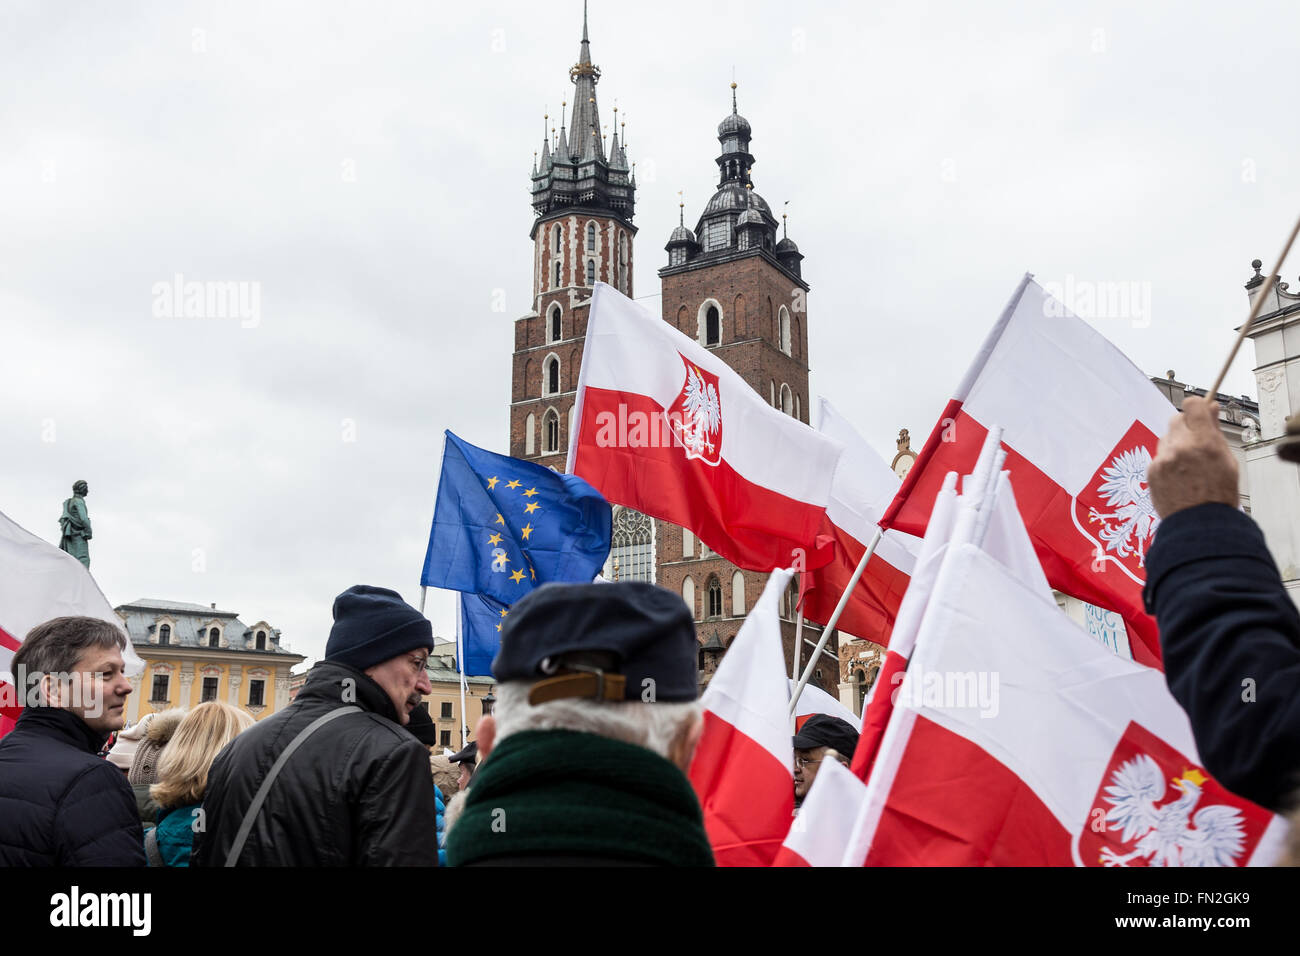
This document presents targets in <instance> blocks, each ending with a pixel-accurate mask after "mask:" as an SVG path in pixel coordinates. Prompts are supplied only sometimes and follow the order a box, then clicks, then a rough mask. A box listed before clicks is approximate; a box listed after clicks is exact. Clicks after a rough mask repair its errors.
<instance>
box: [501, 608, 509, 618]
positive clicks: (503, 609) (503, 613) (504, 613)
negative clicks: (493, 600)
mask: <svg viewBox="0 0 1300 956" xmlns="http://www.w3.org/2000/svg"><path fill="white" fill-rule="evenodd" d="M509 613H510V612H509V611H507V610H506V609H505V608H502V609H501V616H502V617H505V616H506V615H507V614H509Z"/></svg>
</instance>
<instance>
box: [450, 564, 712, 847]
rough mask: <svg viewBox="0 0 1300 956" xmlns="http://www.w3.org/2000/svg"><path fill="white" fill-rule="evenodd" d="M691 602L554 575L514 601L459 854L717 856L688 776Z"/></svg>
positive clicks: (693, 727) (458, 838)
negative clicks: (556, 580) (557, 580)
mask: <svg viewBox="0 0 1300 956" xmlns="http://www.w3.org/2000/svg"><path fill="white" fill-rule="evenodd" d="M698 653H699V645H698V643H697V641H696V638H695V627H694V624H693V623H692V621H691V615H690V612H689V611H688V610H687V608H686V605H685V604H683V603H682V599H681V598H680V597H678V596H677V595H676V594H674V593H673V592H671V591H666V590H664V589H662V588H658V587H655V586H654V585H650V584H641V583H625V584H590V585H563V584H550V585H545V586H543V587H540V588H538V589H537V590H535V591H532V592H531V593H529V594H528V595H527V596H526V597H524V598H523V599H522V600H520V601H519V602H518V603H516V604H515V605H514V607H513V608H512V609H511V611H510V614H509V616H508V617H507V618H506V619H505V622H504V624H503V625H502V630H501V650H500V651H499V652H498V654H497V656H496V659H495V660H494V661H493V662H492V674H493V676H494V677H496V679H497V680H498V681H500V683H501V686H500V688H499V690H498V701H497V706H496V709H495V712H494V713H493V714H492V715H490V716H487V717H484V718H483V720H482V721H481V722H480V723H479V726H478V735H477V743H478V753H479V758H480V761H481V763H480V765H479V769H478V770H477V772H476V773H475V774H474V785H473V786H472V787H471V788H470V789H469V792H468V796H466V797H465V799H464V809H463V810H462V812H461V813H460V816H459V818H458V820H457V822H456V824H455V826H454V827H451V828H450V830H449V832H448V835H447V862H448V863H449V864H450V865H451V866H668V865H678V866H712V865H713V852H712V850H711V849H710V848H709V841H708V836H707V834H706V832H705V829H704V820H703V815H702V814H701V812H700V804H699V801H698V799H697V798H696V796H695V791H694V790H693V789H692V788H691V784H690V781H689V780H688V779H687V777H686V771H687V769H688V768H689V767H690V763H691V758H692V756H693V755H694V753H695V746H696V744H697V743H699V739H700V733H701V731H702V730H703V718H702V716H701V713H700V708H699V704H698V703H697V702H696V696H697V687H698V679H697V674H696V660H697V657H698Z"/></svg>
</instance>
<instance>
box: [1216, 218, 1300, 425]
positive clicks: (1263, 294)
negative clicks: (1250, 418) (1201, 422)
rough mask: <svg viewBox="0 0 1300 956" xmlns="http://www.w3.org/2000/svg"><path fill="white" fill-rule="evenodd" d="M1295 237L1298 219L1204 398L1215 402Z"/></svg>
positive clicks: (1297, 233)
mask: <svg viewBox="0 0 1300 956" xmlns="http://www.w3.org/2000/svg"><path fill="white" fill-rule="evenodd" d="M1297 235H1300V219H1297V220H1296V223H1295V228H1294V229H1292V230H1291V238H1289V239H1287V241H1286V245H1285V246H1283V247H1282V254H1281V255H1280V256H1278V257H1277V265H1275V266H1273V271H1272V272H1271V273H1269V276H1268V279H1267V280H1265V282H1264V285H1263V286H1261V287H1260V292H1259V295H1257V296H1255V304H1254V305H1252V306H1251V307H1250V315H1249V316H1248V317H1247V318H1246V324H1245V325H1243V326H1242V327H1241V333H1240V334H1239V335H1238V336H1237V341H1235V342H1233V343H1232V351H1231V352H1229V353H1228V360H1227V361H1226V362H1224V363H1223V368H1222V369H1221V370H1220V371H1219V377H1218V378H1216V379H1215V380H1214V384H1213V385H1211V386H1210V390H1209V391H1208V392H1207V393H1206V396H1205V397H1206V398H1208V399H1209V400H1210V401H1215V400H1216V398H1217V396H1218V394H1219V387H1220V386H1221V385H1223V380H1224V378H1225V377H1226V376H1227V374H1228V368H1229V367H1230V366H1231V365H1232V360H1233V359H1235V358H1236V357H1237V350H1238V349H1240V348H1241V343H1242V342H1244V341H1245V340H1246V335H1247V334H1248V333H1249V332H1250V330H1251V327H1252V326H1254V324H1255V319H1256V318H1257V317H1258V316H1259V309H1260V306H1262V305H1263V304H1264V299H1265V298H1266V297H1267V295H1268V292H1269V290H1270V289H1272V288H1273V283H1274V282H1275V281H1276V280H1277V273H1278V270H1279V269H1281V268H1282V261H1283V260H1284V259H1286V256H1287V253H1288V252H1290V251H1291V246H1292V244H1293V243H1294V242H1295V238H1296V236H1297Z"/></svg>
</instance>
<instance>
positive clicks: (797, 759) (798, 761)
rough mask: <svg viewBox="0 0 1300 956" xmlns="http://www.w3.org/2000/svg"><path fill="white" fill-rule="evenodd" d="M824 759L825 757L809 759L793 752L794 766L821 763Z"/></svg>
mask: <svg viewBox="0 0 1300 956" xmlns="http://www.w3.org/2000/svg"><path fill="white" fill-rule="evenodd" d="M825 759H826V758H825V757H818V758H817V759H816V760H809V759H808V758H807V757H800V756H799V755H798V754H795V755H794V765H795V767H806V766H808V765H809V764H813V763H821V762H822V761H823V760H825Z"/></svg>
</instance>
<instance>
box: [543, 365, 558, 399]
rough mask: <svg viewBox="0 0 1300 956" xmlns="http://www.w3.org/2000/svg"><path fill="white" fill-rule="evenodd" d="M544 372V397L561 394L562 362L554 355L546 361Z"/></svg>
mask: <svg viewBox="0 0 1300 956" xmlns="http://www.w3.org/2000/svg"><path fill="white" fill-rule="evenodd" d="M543 368H544V369H545V371H544V372H543V376H544V377H543V382H542V385H543V388H542V394H543V395H558V394H560V360H559V359H558V358H556V357H555V356H554V355H552V356H551V357H550V358H548V359H547V360H546V364H545V366H543Z"/></svg>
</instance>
